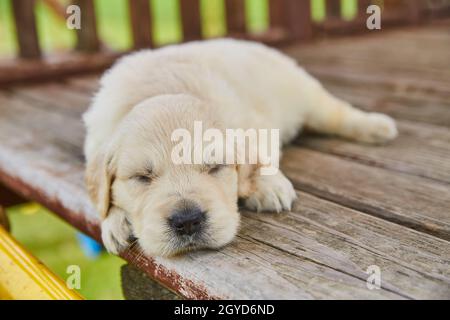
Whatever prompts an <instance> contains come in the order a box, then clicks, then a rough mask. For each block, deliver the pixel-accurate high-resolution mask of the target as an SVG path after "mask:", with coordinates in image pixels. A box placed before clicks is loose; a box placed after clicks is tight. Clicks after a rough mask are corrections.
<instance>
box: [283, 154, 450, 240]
mask: <svg viewBox="0 0 450 320" xmlns="http://www.w3.org/2000/svg"><path fill="white" fill-rule="evenodd" d="M282 166H283V167H284V172H285V173H286V174H287V176H288V177H289V178H290V179H291V180H292V181H293V183H294V185H295V187H296V188H298V189H299V190H304V191H306V192H308V193H311V194H315V195H317V196H319V197H321V198H325V199H329V200H331V201H334V202H337V203H340V204H343V205H345V206H347V207H350V208H354V209H356V210H360V211H362V212H366V213H369V214H371V215H374V216H377V217H380V218H383V219H386V220H389V221H392V222H395V223H399V224H402V225H405V226H408V227H410V228H413V229H416V230H419V231H422V232H426V233H429V234H432V235H434V236H437V237H441V238H443V239H446V240H450V215H449V206H448V203H449V201H450V185H446V184H441V183H437V182H433V181H430V180H427V179H423V178H420V177H415V176H411V175H408V174H402V173H398V172H397V173H394V172H393V171H390V170H385V169H382V168H374V167H370V166H366V165H363V164H360V163H357V162H354V161H348V160H345V159H342V158H339V157H336V156H333V155H328V154H324V153H320V152H317V151H313V150H308V149H302V148H295V147H294V148H293V147H291V148H287V149H286V151H285V153H284V157H283V160H282Z"/></svg>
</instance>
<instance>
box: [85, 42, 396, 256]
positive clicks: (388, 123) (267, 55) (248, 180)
mask: <svg viewBox="0 0 450 320" xmlns="http://www.w3.org/2000/svg"><path fill="white" fill-rule="evenodd" d="M196 121H197V122H198V121H201V123H202V125H203V127H204V128H216V129H219V130H221V131H222V132H225V130H226V129H229V128H231V129H237V128H242V129H244V130H245V129H250V128H253V129H279V130H280V131H279V132H280V135H279V138H280V141H281V144H286V143H288V142H290V141H291V140H292V139H293V138H294V137H295V136H296V135H297V134H298V132H299V131H300V129H301V128H302V127H303V126H306V127H308V128H310V129H312V130H315V131H318V132H322V133H327V134H333V135H338V136H341V137H344V138H348V139H353V140H356V141H360V142H365V143H384V142H386V141H389V140H391V139H393V138H395V137H396V135H397V129H396V125H395V122H394V121H393V120H392V119H391V118H390V117H388V116H386V115H383V114H378V113H366V112H363V111H360V110H357V109H355V108H353V107H352V106H351V105H350V104H348V103H347V102H345V101H342V100H340V99H338V98H336V97H333V96H332V95H330V94H329V93H328V92H327V91H326V90H325V89H324V88H323V87H322V86H321V84H320V83H319V82H318V81H317V80H315V79H314V78H312V77H311V76H310V75H309V74H307V73H306V72H305V71H304V70H303V69H302V68H301V67H299V66H298V65H297V64H296V62H295V61H294V60H292V59H290V58H289V57H287V56H285V55H283V54H281V53H280V52H278V51H276V50H274V49H271V48H268V47H266V46H264V45H262V44H259V43H253V42H246V41H237V40H229V39H222V40H211V41H203V42H191V43H188V44H182V45H174V46H169V47H165V48H162V49H158V50H143V51H139V52H136V53H133V54H131V55H128V56H126V57H124V58H122V59H120V60H119V61H118V62H117V63H116V64H115V65H114V66H113V67H112V68H111V69H110V70H109V71H107V72H106V73H105V74H104V76H103V77H102V79H101V87H100V90H99V91H98V92H97V94H96V95H95V97H94V99H93V102H92V105H91V106H90V108H89V110H88V111H87V112H86V113H85V114H84V122H85V125H86V128H87V135H86V140H85V146H84V150H85V155H86V160H87V169H86V182H87V188H88V192H89V194H90V197H91V199H92V201H93V203H94V204H95V206H96V208H97V210H98V212H99V213H100V214H101V217H102V219H103V222H102V238H103V242H104V245H105V247H106V248H107V250H108V251H110V252H112V253H115V254H117V253H119V252H120V251H121V250H123V249H124V248H126V247H127V246H128V245H129V241H130V239H131V238H137V239H138V243H139V245H140V247H141V248H142V249H143V251H144V252H145V253H146V254H147V255H160V256H170V255H174V254H177V253H180V252H185V251H188V250H192V249H197V248H220V247H221V246H224V245H225V244H227V243H229V242H230V241H231V240H232V239H233V237H234V236H235V234H236V232H237V230H238V227H239V220H240V217H239V212H238V206H237V203H238V199H241V200H242V203H243V205H244V206H245V207H246V208H248V209H250V210H255V211H269V212H280V211H284V210H290V209H291V205H292V202H293V201H294V200H295V198H296V195H295V192H294V188H293V186H292V184H291V183H290V182H289V180H288V179H287V178H286V177H285V176H284V175H283V173H282V172H280V171H277V172H276V173H275V174H272V175H263V174H261V170H262V169H263V168H264V166H266V165H267V163H260V162H259V160H257V162H256V163H245V162H244V163H237V162H235V163H234V164H229V163H228V162H227V163H226V164H223V163H217V161H216V162H208V161H207V160H203V162H202V163H196V164H189V163H185V164H183V163H182V164H175V163H174V161H173V157H172V155H173V154H172V151H173V148H174V146H175V142H174V141H173V136H172V135H173V132H174V131H175V130H177V129H180V128H184V129H185V130H187V131H188V132H193V131H194V123H195V122H196ZM233 156H234V157H238V156H239V154H238V155H233ZM272 160H273V159H272ZM275 160H278V159H275Z"/></svg>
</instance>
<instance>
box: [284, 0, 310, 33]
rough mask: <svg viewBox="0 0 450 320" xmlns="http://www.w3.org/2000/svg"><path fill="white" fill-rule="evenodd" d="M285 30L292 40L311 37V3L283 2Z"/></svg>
mask: <svg viewBox="0 0 450 320" xmlns="http://www.w3.org/2000/svg"><path fill="white" fill-rule="evenodd" d="M283 2H284V19H285V28H286V29H287V31H288V33H289V37H290V38H291V39H293V40H305V39H309V38H311V37H312V22H311V3H310V1H308V0H283Z"/></svg>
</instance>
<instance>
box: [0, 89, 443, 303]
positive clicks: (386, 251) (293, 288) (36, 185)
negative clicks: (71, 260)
mask: <svg viewBox="0 0 450 320" xmlns="http://www.w3.org/2000/svg"><path fill="white" fill-rule="evenodd" d="M50 88H52V87H51V86H50ZM43 91H45V89H44V88H43ZM2 99H3V100H2V101H1V102H2V103H1V104H0V105H1V106H8V108H7V109H8V110H6V107H3V108H2V110H1V111H2V118H1V119H0V125H1V126H0V127H1V130H0V137H4V136H14V137H16V138H15V139H14V140H11V139H10V141H9V142H4V141H5V139H1V141H2V144H1V145H0V148H1V151H2V152H1V155H2V157H1V158H0V168H1V169H0V171H1V172H2V174H1V175H0V176H1V177H2V179H3V178H4V174H3V173H4V172H7V173H9V174H11V175H13V176H14V177H15V179H17V180H20V181H27V184H28V185H29V186H30V188H31V189H33V190H39V194H40V195H39V196H38V197H36V198H35V199H36V200H38V201H39V199H40V198H41V197H43V198H45V199H49V198H52V199H54V200H56V201H57V202H59V205H60V206H61V207H62V208H64V210H62V209H61V208H59V209H58V208H57V206H53V210H55V211H56V212H58V213H60V214H61V212H62V216H63V217H65V218H66V219H69V220H70V219H71V220H70V221H72V222H73V221H75V220H77V221H78V224H77V226H78V227H80V228H81V229H82V230H85V229H86V228H87V227H88V226H89V230H87V231H88V232H89V233H91V234H93V235H94V236H96V237H98V230H95V229H94V228H93V227H92V225H95V224H97V223H98V220H97V218H96V215H95V213H94V212H93V211H92V208H91V207H90V204H89V201H88V199H87V196H86V193H85V191H84V187H83V182H82V175H83V160H82V158H80V154H81V143H82V136H83V130H82V128H81V123H80V121H79V119H77V118H76V117H73V116H70V115H68V114H67V113H66V112H64V111H63V112H55V111H54V109H57V108H58V106H57V105H58V100H59V99H62V98H58V100H55V99H54V105H53V106H52V107H53V111H52V109H45V108H42V107H40V106H36V103H33V102H32V101H30V100H27V99H23V97H18V96H16V95H15V94H14V93H12V94H10V95H6V96H5V95H3V96H2ZM76 104H77V103H74V108H75V105H76ZM85 107H86V105H83V106H81V104H80V106H79V107H76V109H77V110H79V111H80V112H81V111H82V110H83V109H84V108H85ZM61 108H62V109H64V108H65V107H64V106H63V107H61ZM31 119H33V121H31ZM63 119H64V120H63ZM30 122H31V123H30ZM25 128H26V129H25ZM20 132H22V134H21V135H20V134H19V133H20ZM24 132H26V133H27V134H26V135H24V134H23V133H24ZM29 139H32V141H33V142H32V143H33V144H32V146H33V147H30V140H29ZM22 157H23V158H22ZM11 161H12V162H11ZM13 164H15V165H16V167H14V166H13ZM17 166H20V167H17ZM19 168H20V169H19ZM6 182H8V179H7V181H6ZM69 185H70V186H69ZM16 187H17V185H16ZM35 194H36V193H35ZM299 198H300V202H299V203H298V204H297V205H296V208H295V210H294V213H289V214H280V215H270V214H268V215H264V214H260V215H257V214H254V213H244V220H243V227H242V229H241V232H240V234H239V237H238V239H237V241H236V242H235V244H234V245H232V246H230V247H227V248H226V249H224V250H222V251H220V252H214V251H210V252H198V253H193V254H191V255H188V256H187V257H185V258H181V259H175V260H173V259H154V260H153V259H139V260H138V261H137V265H138V266H140V267H141V268H143V269H144V270H146V272H147V273H148V274H150V275H152V276H153V277H156V278H157V279H159V281H161V282H163V283H164V284H165V285H166V286H169V287H170V288H172V289H173V290H176V291H177V292H179V293H181V294H182V295H183V296H185V297H189V298H199V297H200V298H212V297H235V298H250V297H253V298H282V297H284V298H325V297H328V298H331V297H334V298H346V297H347V298H348V297H361V298H381V297H384V298H399V299H402V298H419V297H438V296H443V295H445V292H446V291H447V290H448V286H449V285H448V279H447V277H448V275H447V274H446V270H447V269H446V268H445V263H446V261H447V260H446V259H447V258H446V256H445V254H444V253H445V252H446V250H445V248H446V247H445V246H446V245H448V244H447V243H446V242H445V241H443V240H439V239H435V238H432V237H430V236H427V235H424V234H420V233H417V232H415V231H413V230H410V229H408V228H405V227H403V226H398V225H395V224H392V223H389V222H385V221H383V220H381V219H377V218H373V217H370V216H367V215H364V214H361V213H359V212H357V211H353V210H350V209H347V208H345V207H341V206H339V205H336V204H333V203H331V202H328V201H325V200H321V199H319V198H316V197H314V196H311V195H307V194H304V193H301V194H300V197H299ZM87 208H89V209H87ZM326 215H331V216H330V217H328V218H327V219H325V217H324V216H326ZM69 217H70V218H69ZM343 218H345V221H341V220H342V219H343ZM340 221H341V222H340ZM349 221H352V223H353V227H352V224H349ZM332 224H337V225H340V226H342V229H341V230H339V231H337V230H335V229H333V228H332ZM368 225H373V226H374V227H373V228H374V230H373V233H371V237H372V238H370V237H369V236H368V233H367V228H368V227H367V226H368ZM358 226H359V227H358ZM356 230H359V231H358V232H356ZM380 230H386V232H383V233H381V231H380ZM387 235H389V237H388V238H386V237H387ZM404 237H406V240H404ZM425 238H426V239H425ZM269 239H270V241H269ZM393 239H395V241H396V242H398V243H400V244H402V248H404V249H405V250H406V248H409V247H410V246H412V247H413V249H411V248H410V249H408V250H407V251H405V252H403V251H402V250H398V251H395V250H394V248H396V249H397V248H399V245H395V246H393V247H389V246H386V245H387V244H389V243H394V242H393V241H394V240H393ZM411 239H415V241H416V242H415V243H413V244H411ZM370 241H372V242H374V244H373V245H375V248H376V250H377V251H376V252H377V253H376V254H374V253H373V252H372V250H374V249H373V248H372V247H370V246H369V243H370ZM419 243H420V245H419ZM431 245H433V248H434V249H433V248H432V247H430V246H431ZM423 246H425V248H423ZM441 250H443V251H442V252H441ZM406 252H408V254H407V255H406ZM401 254H403V255H404V256H403V258H402V259H408V262H406V261H405V262H401V261H403V260H401V259H400V256H401ZM442 254H444V255H442ZM133 257H134V256H133V255H132V253H131V255H130V256H128V259H131V258H133ZM410 259H411V261H410ZM424 259H425V260H424ZM430 259H432V260H430ZM419 262H421V263H419ZM372 264H377V265H378V264H379V265H380V266H382V269H383V270H384V272H385V273H386V274H384V277H385V279H386V280H385V287H384V288H383V289H382V290H380V291H370V290H367V288H366V287H365V279H366V278H365V276H366V275H365V273H364V271H365V269H366V268H367V267H368V266H369V265H372ZM411 264H412V265H411ZM439 265H441V266H440V267H439ZM405 266H408V268H409V269H407V268H406V267H405ZM218 269H220V270H228V271H229V272H222V273H220V274H218V273H217V270H218ZM424 273H425V274H426V276H425V275H424ZM236 274H240V275H242V276H243V277H245V278H246V279H251V280H249V281H248V283H247V284H246V286H245V287H242V286H241V284H240V282H241V281H240V280H238V279H235V275H236ZM255 275H257V276H255ZM411 278H414V279H416V278H417V281H418V282H420V283H421V287H417V286H415V285H414V286H413V284H414V283H417V282H414V281H413V280H411ZM427 288H432V290H428V289H427Z"/></svg>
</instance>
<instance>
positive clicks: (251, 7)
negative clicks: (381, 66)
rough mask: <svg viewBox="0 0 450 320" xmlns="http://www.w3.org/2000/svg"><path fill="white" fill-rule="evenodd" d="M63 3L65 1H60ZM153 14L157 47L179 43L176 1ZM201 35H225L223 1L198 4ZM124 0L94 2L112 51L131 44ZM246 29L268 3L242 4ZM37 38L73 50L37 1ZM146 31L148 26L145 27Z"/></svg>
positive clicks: (5, 35) (3, 6)
mask: <svg viewBox="0 0 450 320" xmlns="http://www.w3.org/2000/svg"><path fill="white" fill-rule="evenodd" d="M11 1H13V0H0V55H7V56H13V55H14V54H15V53H16V51H17V43H16V40H15V37H16V36H15V28H14V25H13V21H12V18H11ZM60 1H62V3H67V0H60ZM149 1H150V4H151V11H152V12H153V30H154V38H155V42H156V44H158V45H162V44H167V43H173V42H178V41H180V40H181V25H180V16H179V10H178V1H177V0H149ZM200 1H201V12H202V22H203V23H202V25H203V34H204V35H205V36H206V37H217V36H222V35H224V34H225V32H226V24H225V8H224V2H223V0H200ZM341 1H342V16H343V17H344V18H345V19H352V18H353V17H354V16H355V15H356V11H357V0H341ZM127 3H128V0H95V9H96V12H97V26H98V32H99V35H100V38H101V40H102V41H103V42H104V43H105V44H106V45H108V46H109V47H111V48H112V49H115V50H125V49H129V48H130V47H131V44H132V39H131V30H130V23H129V15H128V5H127ZM245 7H246V16H247V27H248V29H249V30H251V31H252V32H261V31H264V30H266V29H267V27H268V24H269V14H268V0H246V2H245ZM311 7H312V9H311V10H312V17H313V20H315V21H321V20H323V19H324V18H325V0H311ZM35 13H36V19H37V29H38V36H39V41H40V44H41V47H42V48H43V50H44V52H46V53H49V52H60V51H67V50H70V49H72V48H73V47H74V45H75V41H76V36H75V32H74V31H73V30H69V29H67V28H66V25H65V21H63V20H61V19H60V18H59V17H57V16H56V15H55V14H54V13H53V12H52V11H51V10H50V9H49V8H48V7H47V6H46V5H44V4H43V3H42V2H41V1H37V6H36V9H35ZM149 28H150V26H149Z"/></svg>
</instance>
